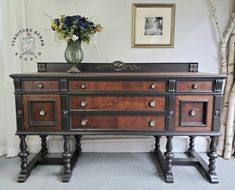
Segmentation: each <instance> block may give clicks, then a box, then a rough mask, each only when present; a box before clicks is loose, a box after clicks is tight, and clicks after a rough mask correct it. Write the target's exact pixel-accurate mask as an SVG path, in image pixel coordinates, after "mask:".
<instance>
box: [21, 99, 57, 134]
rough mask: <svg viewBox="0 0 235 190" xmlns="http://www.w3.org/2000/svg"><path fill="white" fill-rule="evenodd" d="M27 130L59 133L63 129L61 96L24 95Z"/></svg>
mask: <svg viewBox="0 0 235 190" xmlns="http://www.w3.org/2000/svg"><path fill="white" fill-rule="evenodd" d="M23 103H24V120H25V126H24V127H25V130H28V131H58V130H60V129H61V102H60V96H59V95H24V97H23Z"/></svg>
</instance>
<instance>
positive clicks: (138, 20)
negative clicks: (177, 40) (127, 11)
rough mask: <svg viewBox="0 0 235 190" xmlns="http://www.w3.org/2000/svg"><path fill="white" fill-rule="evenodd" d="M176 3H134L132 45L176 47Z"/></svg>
mask: <svg viewBox="0 0 235 190" xmlns="http://www.w3.org/2000/svg"><path fill="white" fill-rule="evenodd" d="M174 27H175V4H146V3H134V4H133V5H132V47H161V48H162V47H171V48H172V47H174Z"/></svg>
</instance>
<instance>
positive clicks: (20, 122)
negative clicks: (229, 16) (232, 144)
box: [11, 62, 225, 183]
mask: <svg viewBox="0 0 235 190" xmlns="http://www.w3.org/2000/svg"><path fill="white" fill-rule="evenodd" d="M66 67H68V66H67V65H66V64H55V63H54V64H53V63H39V64H38V71H39V72H37V73H26V74H12V75H11V77H12V78H13V79H14V85H15V100H16V118H17V132H16V135H18V136H19V137H20V150H21V151H20V153H19V157H20V158H21V172H20V174H19V177H18V182H24V181H25V180H26V179H27V177H28V176H29V175H30V173H31V171H32V169H33V168H34V167H35V166H36V165H37V164H63V165H64V175H63V179H62V181H63V182H68V181H69V180H70V178H71V176H72V171H73V169H74V167H75V165H76V162H77V160H78V158H79V154H80V152H81V143H80V139H81V136H82V135H148V136H154V137H155V141H156V142H155V149H154V153H155V155H156V158H157V160H158V161H159V164H160V166H161V169H162V172H163V174H164V177H165V180H166V182H169V183H172V182H173V181H174V180H173V174H172V165H174V164H177V165H190V164H192V165H196V166H200V167H199V168H200V169H201V170H202V171H203V173H204V174H205V176H206V177H207V178H208V180H209V181H210V182H211V183H218V177H217V175H216V173H215V160H216V158H217V154H216V143H217V138H218V136H219V135H220V133H219V125H220V114H221V100H222V86H223V81H224V79H225V76H223V75H218V74H206V73H199V72H197V67H198V64H197V63H174V64H173V63H151V64H150V63H143V64H141V63H138V64H137V63H135V64H132V63H128V64H126V63H121V62H115V63H110V64H108V63H106V64H101V63H100V64H98V63H97V64H91V63H86V64H81V65H80V66H79V67H80V68H81V70H82V71H83V72H81V73H78V74H72V73H66V72H63V71H65V70H66V69H65V68H66ZM27 135H39V136H40V137H41V151H40V152H39V153H38V154H37V155H36V156H35V157H34V158H33V159H32V160H31V161H30V162H29V163H28V159H27V157H28V155H29V152H28V151H27V144H26V136H27ZM48 135H59V136H63V139H64V152H63V153H62V156H61V158H51V157H47V156H46V155H47V153H48V149H47V142H46V137H47V136H48ZM71 136H73V137H75V138H74V139H75V142H76V150H75V152H74V153H72V152H71V149H70V137H71ZM162 136H165V137H166V138H167V143H166V151H165V152H164V153H162V152H161V150H160V139H161V137H162ZM174 136H188V137H189V148H188V150H187V151H186V155H187V158H174V153H173V145H172V140H173V137H174ZM197 136H209V137H210V139H211V142H210V148H209V151H208V154H207V155H208V157H209V162H208V163H207V162H206V161H204V160H203V159H202V158H201V157H200V155H199V154H198V153H197V152H196V150H195V146H194V141H195V137H197Z"/></svg>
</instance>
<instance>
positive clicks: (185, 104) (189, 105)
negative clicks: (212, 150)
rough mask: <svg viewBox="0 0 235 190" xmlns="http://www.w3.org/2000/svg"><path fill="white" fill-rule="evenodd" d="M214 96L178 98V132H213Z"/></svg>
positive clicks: (176, 125)
mask: <svg viewBox="0 0 235 190" xmlns="http://www.w3.org/2000/svg"><path fill="white" fill-rule="evenodd" d="M212 105H213V96H203V95H202V96H183V95H182V96H176V108H175V109H176V118H175V130H176V131H211V129H212V126H211V123H212Z"/></svg>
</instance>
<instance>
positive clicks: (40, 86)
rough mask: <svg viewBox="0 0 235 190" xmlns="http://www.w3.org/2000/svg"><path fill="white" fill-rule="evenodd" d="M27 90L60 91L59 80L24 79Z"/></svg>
mask: <svg viewBox="0 0 235 190" xmlns="http://www.w3.org/2000/svg"><path fill="white" fill-rule="evenodd" d="M24 90H25V91H59V82H58V81H43V80H42V81H24Z"/></svg>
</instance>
